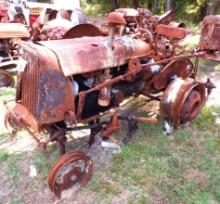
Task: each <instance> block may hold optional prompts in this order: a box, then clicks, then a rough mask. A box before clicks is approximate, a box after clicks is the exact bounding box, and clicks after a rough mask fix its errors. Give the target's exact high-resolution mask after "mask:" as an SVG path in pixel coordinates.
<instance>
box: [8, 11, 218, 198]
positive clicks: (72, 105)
mask: <svg viewBox="0 0 220 204" xmlns="http://www.w3.org/2000/svg"><path fill="white" fill-rule="evenodd" d="M172 21H173V16H172V12H168V13H165V14H164V15H162V16H153V15H152V14H151V13H150V12H149V11H148V10H146V9H138V10H134V9H118V10H116V11H115V12H112V13H110V14H109V15H108V22H107V26H106V25H105V26H104V25H103V27H102V29H101V31H100V30H99V29H98V28H96V27H95V26H94V25H89V24H82V25H78V26H76V27H75V28H73V29H72V30H71V31H70V32H69V33H68V37H67V38H68V39H60V40H50V41H39V42H37V43H32V42H25V41H24V42H22V43H20V48H21V53H22V63H21V66H20V67H19V73H18V82H17V90H16V98H15V102H16V105H15V107H14V108H12V109H11V108H9V106H8V105H7V103H6V102H5V105H6V107H8V112H7V114H6V117H5V125H6V126H7V127H8V128H9V129H11V130H12V132H13V133H15V132H17V131H18V130H20V129H24V130H26V131H28V133H29V134H30V135H31V136H32V138H33V139H34V140H35V141H36V142H37V144H38V145H39V147H42V148H45V147H46V146H47V145H48V143H50V142H57V143H58V144H59V145H60V153H61V155H62V156H61V158H60V159H59V160H58V161H57V163H55V165H54V166H53V167H52V169H51V171H50V173H49V176H48V183H49V187H50V189H51V191H52V192H54V193H55V195H56V196H58V197H60V196H61V193H62V191H63V190H66V189H68V188H70V187H71V186H74V185H76V186H77V185H78V186H82V185H84V184H86V183H87V182H88V180H89V179H90V177H91V174H92V160H91V158H89V157H88V156H86V155H85V154H84V153H82V152H79V151H77V152H69V153H65V143H66V142H67V137H66V133H67V132H71V131H73V130H81V129H90V130H91V134H90V139H89V141H88V144H89V146H91V145H92V144H93V142H94V139H95V136H96V134H97V133H101V134H100V135H101V136H102V137H103V138H105V139H106V138H108V137H110V136H111V134H112V133H113V132H115V131H117V130H119V129H120V122H121V121H126V122H127V125H128V128H127V133H126V136H125V137H124V139H123V142H124V143H127V142H129V141H130V139H131V137H132V133H133V132H134V129H136V128H137V124H138V122H147V123H155V122H157V118H156V117H137V116H135V115H131V114H128V115H121V113H120V111H119V110H120V104H121V102H122V101H124V99H126V98H128V97H130V96H133V95H135V96H138V95H144V96H146V97H148V98H150V99H152V100H157V101H160V115H161V116H162V117H163V118H164V120H165V121H167V122H168V123H169V124H170V125H172V126H173V127H175V128H177V127H179V126H181V125H183V124H185V123H188V122H191V121H192V120H193V119H195V118H196V116H197V115H198V114H199V112H200V110H201V108H202V107H203V105H204V104H205V102H206V99H207V97H208V95H209V94H210V93H211V90H212V89H213V88H214V87H215V86H214V85H213V84H212V82H211V81H210V79H207V82H205V83H204V82H200V81H198V80H197V79H196V75H197V70H198V67H199V59H200V58H207V59H214V60H218V61H220V60H219V57H218V54H219V50H220V44H219V42H220V35H219V33H220V16H207V17H206V18H205V19H204V22H203V29H202V35H201V41H200V45H198V47H197V49H195V50H191V51H186V50H185V48H184V47H182V46H181V45H180V43H179V42H180V41H181V40H183V39H184V38H185V37H186V35H187V33H188V30H187V29H185V28H183V27H184V24H183V23H181V24H180V23H175V22H172ZM191 58H194V60H192V59H191ZM82 123H84V125H82ZM79 124H80V125H79ZM42 131H44V132H45V131H46V132H47V133H48V134H49V135H50V139H49V140H47V141H46V142H45V141H41V140H40V137H39V133H40V132H42Z"/></svg>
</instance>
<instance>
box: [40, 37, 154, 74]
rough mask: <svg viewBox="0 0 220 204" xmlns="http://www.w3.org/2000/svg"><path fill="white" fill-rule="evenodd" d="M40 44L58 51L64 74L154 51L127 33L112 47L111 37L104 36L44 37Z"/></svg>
mask: <svg viewBox="0 0 220 204" xmlns="http://www.w3.org/2000/svg"><path fill="white" fill-rule="evenodd" d="M39 44H41V45H43V46H44V47H46V48H48V49H50V50H51V51H53V52H54V53H55V54H56V56H57V59H58V62H59V64H60V67H61V69H62V71H63V73H64V75H65V76H71V75H75V74H82V73H87V72H92V71H97V70H101V69H106V68H111V67H117V66H120V65H123V64H126V63H127V62H128V60H129V59H131V58H137V57H144V56H147V55H149V54H150V52H151V50H150V46H149V44H148V43H146V42H144V41H142V40H137V39H133V38H131V37H126V36H123V37H116V38H115V39H114V42H113V45H114V46H113V49H111V46H110V45H109V37H102V36H99V37H82V38H75V39H67V40H56V41H41V42H39Z"/></svg>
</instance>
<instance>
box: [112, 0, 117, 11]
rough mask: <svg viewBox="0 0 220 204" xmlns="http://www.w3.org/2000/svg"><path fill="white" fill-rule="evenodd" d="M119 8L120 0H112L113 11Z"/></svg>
mask: <svg viewBox="0 0 220 204" xmlns="http://www.w3.org/2000/svg"><path fill="white" fill-rule="evenodd" d="M117 8H118V0H112V11H114V10H115V9H117Z"/></svg>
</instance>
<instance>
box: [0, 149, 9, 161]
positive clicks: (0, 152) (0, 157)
mask: <svg viewBox="0 0 220 204" xmlns="http://www.w3.org/2000/svg"><path fill="white" fill-rule="evenodd" d="M7 158H8V152H7V151H6V150H5V149H0V162H4V161H6V159H7Z"/></svg>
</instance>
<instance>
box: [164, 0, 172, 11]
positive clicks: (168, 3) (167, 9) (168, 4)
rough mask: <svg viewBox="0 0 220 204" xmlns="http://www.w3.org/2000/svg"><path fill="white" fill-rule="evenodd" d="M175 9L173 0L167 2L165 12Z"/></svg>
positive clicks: (166, 0)
mask: <svg viewBox="0 0 220 204" xmlns="http://www.w3.org/2000/svg"><path fill="white" fill-rule="evenodd" d="M172 9H173V0H165V11H169V10H172Z"/></svg>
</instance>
